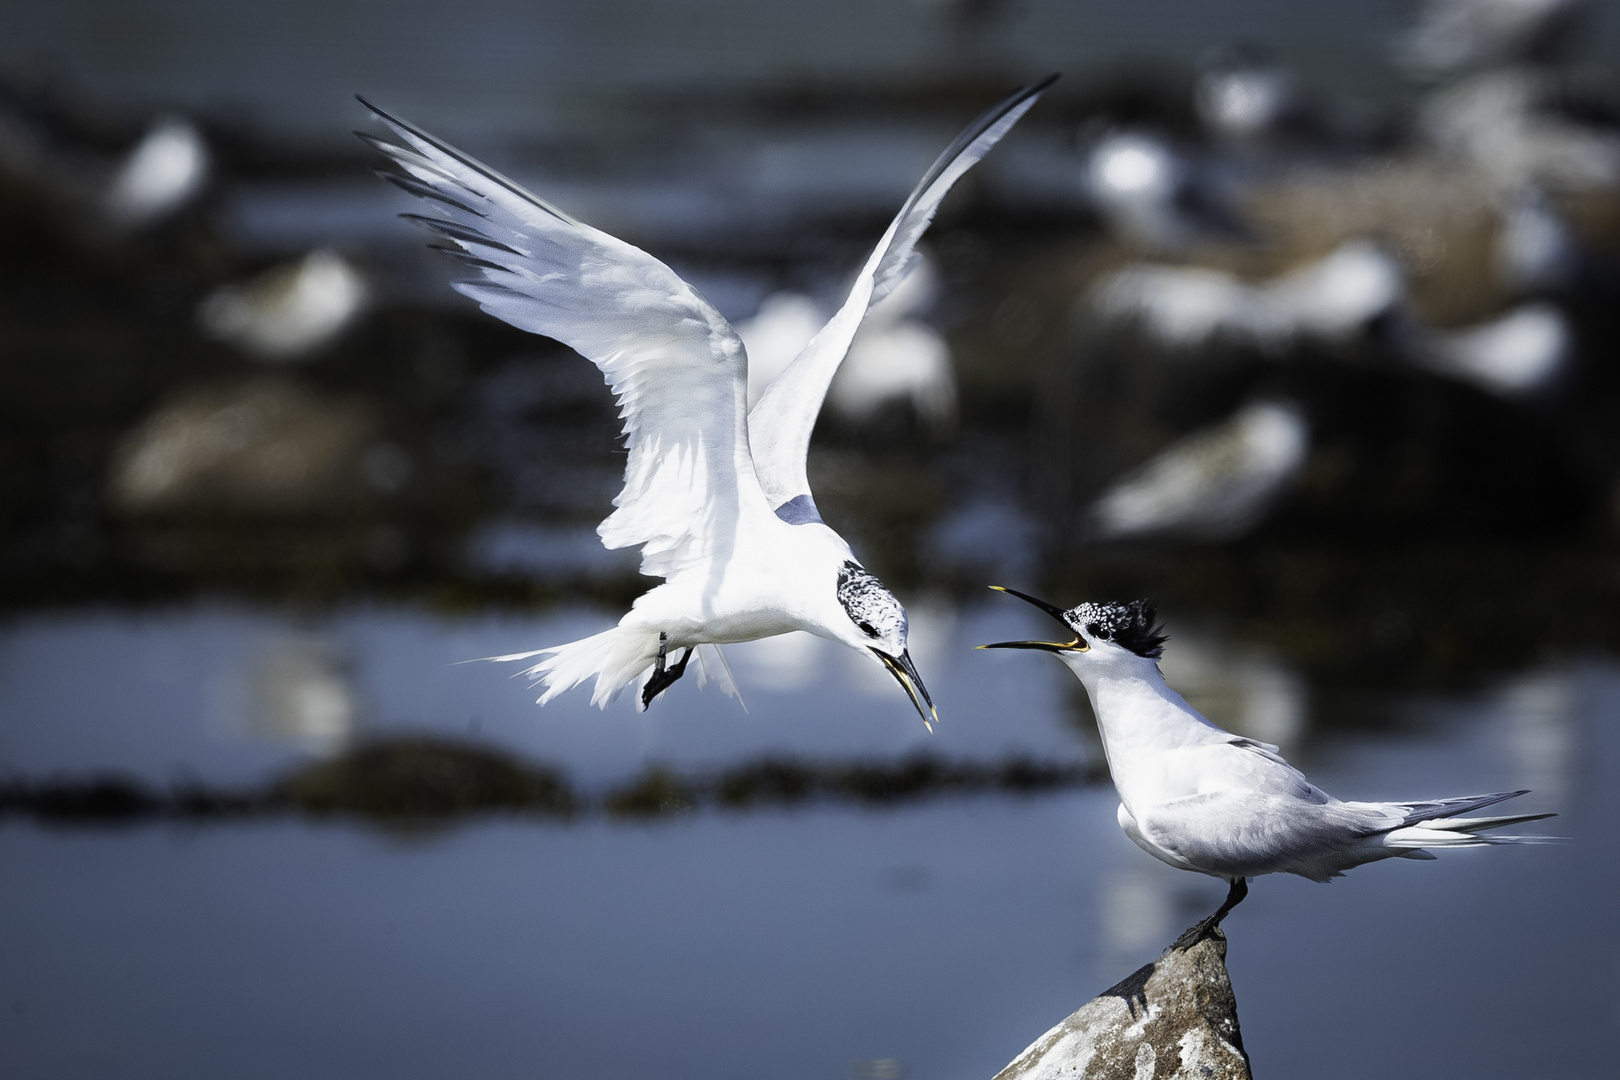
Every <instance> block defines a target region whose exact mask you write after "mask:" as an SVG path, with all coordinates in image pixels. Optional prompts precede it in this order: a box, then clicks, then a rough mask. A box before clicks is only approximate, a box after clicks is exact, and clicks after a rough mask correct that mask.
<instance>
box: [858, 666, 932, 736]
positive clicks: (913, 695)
mask: <svg viewBox="0 0 1620 1080" xmlns="http://www.w3.org/2000/svg"><path fill="white" fill-rule="evenodd" d="M867 648H871V646H870V645H868V646H867ZM872 652H873V654H875V655H876V656H877V658H878V659H879V660H881V661H883V666H884V667H886V668H888V669H889V674H891V675H893V676H894V677H895V678H896V679H897V680H898V681H899V683H900V685H901V687H902V688H904V690H905V692H906V696H907V697H909V698H910V699H911V703H912V704H913V705H915V706H916V707H917V715H918V716H921V717H922V722H923V726H924V727H926V728H927V729H928V730H929V731H933V730H934V725H935V724H936V723H938V722H939V711H938V710H937V709H935V708H934V702H933V699H931V698H930V697H929V696H928V687H926V686H924V685H923V681H922V676H921V675H918V674H917V665H916V664H913V663H912V662H911V650H910V649H906V650H905V651H904V652H902V653H901V654H900V659H898V660H896V659H895V658H894V657H892V656H890V655H889V654H888V653H886V652H882V651H880V650H878V649H872Z"/></svg>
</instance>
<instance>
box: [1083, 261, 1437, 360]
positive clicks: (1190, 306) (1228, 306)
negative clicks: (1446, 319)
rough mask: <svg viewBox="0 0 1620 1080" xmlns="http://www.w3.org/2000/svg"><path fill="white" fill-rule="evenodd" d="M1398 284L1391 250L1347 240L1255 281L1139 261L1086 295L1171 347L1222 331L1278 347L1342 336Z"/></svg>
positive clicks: (1380, 306)
mask: <svg viewBox="0 0 1620 1080" xmlns="http://www.w3.org/2000/svg"><path fill="white" fill-rule="evenodd" d="M1405 291H1406V279H1405V275H1404V274H1403V273H1402V272H1401V268H1400V264H1399V263H1397V262H1396V261H1395V260H1394V258H1392V257H1391V256H1390V255H1388V254H1387V253H1385V252H1384V251H1382V250H1380V249H1379V248H1378V247H1376V246H1375V245H1373V244H1371V243H1368V242H1367V241H1364V240H1352V241H1350V242H1349V243H1346V244H1344V245H1343V246H1341V247H1339V248H1338V249H1337V250H1336V251H1334V252H1333V253H1332V254H1330V255H1328V256H1327V257H1326V258H1324V259H1321V260H1319V261H1318V262H1314V263H1310V264H1308V265H1306V266H1303V267H1300V268H1298V269H1296V270H1292V271H1290V272H1289V273H1286V274H1283V275H1282V276H1280V277H1277V278H1273V279H1272V280H1271V281H1268V282H1263V283H1261V284H1258V285H1250V284H1246V283H1244V282H1242V281H1240V280H1239V279H1238V278H1236V277H1234V276H1233V275H1231V274H1228V273H1225V272H1224V271H1220V270H1211V269H1208V268H1205V267H1190V266H1159V265H1153V264H1149V263H1139V264H1136V265H1132V266H1127V267H1124V268H1122V269H1120V270H1117V271H1115V272H1113V273H1112V274H1109V275H1108V276H1106V277H1104V278H1102V279H1101V280H1100V281H1098V282H1097V284H1096V285H1095V286H1093V288H1092V290H1091V292H1090V293H1089V295H1088V299H1089V302H1090V304H1091V306H1092V308H1093V310H1095V311H1096V312H1098V313H1099V314H1101V315H1103V316H1104V317H1108V318H1134V319H1135V320H1137V321H1138V323H1139V325H1140V326H1141V327H1142V329H1143V330H1144V331H1145V332H1147V333H1148V334H1149V335H1151V336H1152V337H1154V338H1155V339H1157V340H1158V341H1159V342H1160V343H1161V344H1164V345H1167V346H1170V347H1172V348H1181V349H1188V348H1197V347H1199V346H1202V345H1204V344H1206V343H1207V342H1209V341H1210V340H1211V339H1216V338H1224V339H1227V340H1232V341H1238V342H1243V343H1247V344H1251V345H1255V346H1257V347H1259V348H1261V349H1266V350H1269V351H1281V350H1285V349H1288V348H1291V347H1292V346H1294V345H1296V344H1297V343H1298V342H1299V341H1300V340H1302V339H1313V340H1320V341H1329V342H1331V341H1341V340H1345V339H1347V338H1350V337H1352V336H1353V335H1355V334H1357V333H1359V332H1360V331H1362V330H1363V329H1364V328H1365V327H1366V326H1367V324H1368V323H1370V322H1372V321H1373V320H1374V319H1376V318H1378V317H1379V316H1380V315H1382V314H1384V313H1385V312H1387V311H1389V310H1390V309H1391V308H1393V307H1395V306H1396V305H1397V304H1398V303H1399V302H1400V300H1401V298H1402V296H1403V295H1404V293H1405Z"/></svg>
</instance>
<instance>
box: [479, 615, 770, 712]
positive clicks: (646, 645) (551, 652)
mask: <svg viewBox="0 0 1620 1080" xmlns="http://www.w3.org/2000/svg"><path fill="white" fill-rule="evenodd" d="M696 652H697V659H698V666H697V683H698V688H699V689H702V688H703V687H704V686H706V685H708V684H709V683H711V682H712V683H714V684H716V685H717V686H718V687H719V688H720V690H721V692H722V693H724V694H726V695H727V696H728V697H734V698H736V699H737V701H738V703H739V704H741V703H742V693H741V692H740V691H739V690H738V689H737V681H736V680H735V679H733V678H732V677H731V667H730V665H728V664H727V663H726V657H725V654H724V653H722V652H721V651H720V646H718V645H712V644H704V645H699V646H697V648H696ZM682 655H683V654H682V651H681V650H680V649H674V650H671V651H670V654H669V657H668V660H669V662H670V663H672V664H673V663H676V662H679V661H680V660H681V658H682ZM534 656H543V657H545V659H544V660H541V661H540V662H539V663H538V664H535V665H534V666H533V667H531V668H527V669H525V670H524V671H523V672H522V674H524V675H527V676H529V677H530V678H532V679H534V680H535V683H536V684H544V685H545V688H546V689H545V693H543V694H541V695H540V697H539V704H541V705H544V704H546V703H547V702H548V701H550V700H551V699H552V698H554V697H556V696H557V695H558V694H561V693H564V692H566V691H568V690H572V689H573V688H574V687H576V686H578V685H579V684H580V683H582V682H584V681H585V680H586V679H589V678H591V677H592V676H594V677H595V678H596V686H595V687H594V688H593V689H592V691H591V704H592V705H595V706H596V707H597V708H599V709H605V708H607V707H608V705H609V704H611V703H612V702H613V701H614V700H615V699H616V698H618V696H619V694H620V692H621V691H623V690H624V688H625V687H627V686H629V685H630V684H631V683H636V684H637V685H642V684H644V683H645V682H646V678H645V676H647V675H650V674H651V673H652V668H653V664H654V663H655V662H656V661H657V659H658V631H657V630H651V629H647V628H644V627H631V626H615V627H613V629H611V630H604V631H602V632H601V633H600V634H592V635H591V636H590V637H588V638H580V639H579V640H578V641H570V642H569V643H568V644H566V645H553V646H551V647H550V648H547V649H535V650H534V651H533V652H524V653H512V654H511V655H509V656H492V657H490V658H489V659H491V660H527V659H529V658H530V657H534ZM636 708H637V709H638V710H640V709H644V708H646V706H645V705H643V704H642V703H641V696H640V695H639V694H638V695H636ZM743 708H744V710H746V709H747V708H748V706H746V705H743Z"/></svg>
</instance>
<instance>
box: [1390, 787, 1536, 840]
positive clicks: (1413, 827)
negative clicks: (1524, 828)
mask: <svg viewBox="0 0 1620 1080" xmlns="http://www.w3.org/2000/svg"><path fill="white" fill-rule="evenodd" d="M1523 794H1526V793H1525V792H1523V791H1502V792H1497V793H1495V794H1493V795H1470V796H1466V797H1464V798H1460V799H1440V800H1436V801H1434V802H1417V803H1401V804H1398V807H1397V808H1398V809H1400V810H1403V811H1404V812H1405V814H1406V822H1407V823H1406V824H1405V825H1404V826H1402V827H1401V828H1398V829H1394V830H1392V831H1390V832H1388V833H1386V834H1385V835H1384V846H1385V847H1388V848H1392V849H1394V850H1397V851H1402V852H1415V851H1417V850H1419V849H1421V848H1431V847H1435V848H1441V847H1446V848H1456V847H1485V846H1487V845H1490V844H1545V843H1549V842H1551V841H1553V840H1556V839H1557V838H1556V837H1552V836H1481V835H1480V834H1481V833H1483V832H1485V831H1486V830H1487V829H1500V828H1502V827H1503V826H1506V825H1521V824H1523V823H1524V822H1526V821H1540V820H1541V819H1543V818H1550V817H1555V816H1556V815H1554V814H1504V815H1502V816H1500V817H1477V818H1471V817H1456V816H1453V815H1456V814H1466V813H1468V812H1469V811H1471V810H1479V809H1481V808H1483V807H1486V806H1491V805H1492V804H1494V803H1499V802H1502V801H1503V800H1505V799H1511V798H1514V797H1515V796H1518V795H1523Z"/></svg>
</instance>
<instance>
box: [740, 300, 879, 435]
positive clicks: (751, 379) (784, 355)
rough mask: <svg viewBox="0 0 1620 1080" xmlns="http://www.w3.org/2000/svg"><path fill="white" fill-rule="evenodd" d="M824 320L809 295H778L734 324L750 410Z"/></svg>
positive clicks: (825, 318)
mask: <svg viewBox="0 0 1620 1080" xmlns="http://www.w3.org/2000/svg"><path fill="white" fill-rule="evenodd" d="M826 321H827V314H826V312H824V311H822V310H821V306H820V305H819V304H817V303H816V302H815V301H814V300H812V299H810V298H809V297H808V296H805V295H804V294H803V293H796V292H779V293H772V294H771V295H770V296H767V297H766V298H765V300H764V302H762V303H761V304H760V305H759V311H758V312H756V313H755V315H754V317H753V318H751V319H748V320H745V321H744V322H740V323H738V324H737V336H738V337H739V338H741V339H742V343H743V348H744V349H746V350H747V351H748V407H749V408H750V409H752V408H753V407H754V403H755V402H757V401H758V400H759V398H760V395H762V394H763V393H765V388H766V387H767V386H769V385H771V383H773V382H775V381H776V377H777V376H778V375H780V374H782V372H784V371H786V370H787V366H788V365H789V364H791V363H793V360H794V358H795V357H797V356H798V355H799V354H800V353H801V352H803V351H804V347H805V346H806V345H808V344H810V339H811V338H813V337H815V336H816V331H818V330H820V329H821V327H822V325H823V324H825V323H826ZM856 336H857V337H859V336H860V335H859V333H857V334H856ZM835 378H836V376H835Z"/></svg>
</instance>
